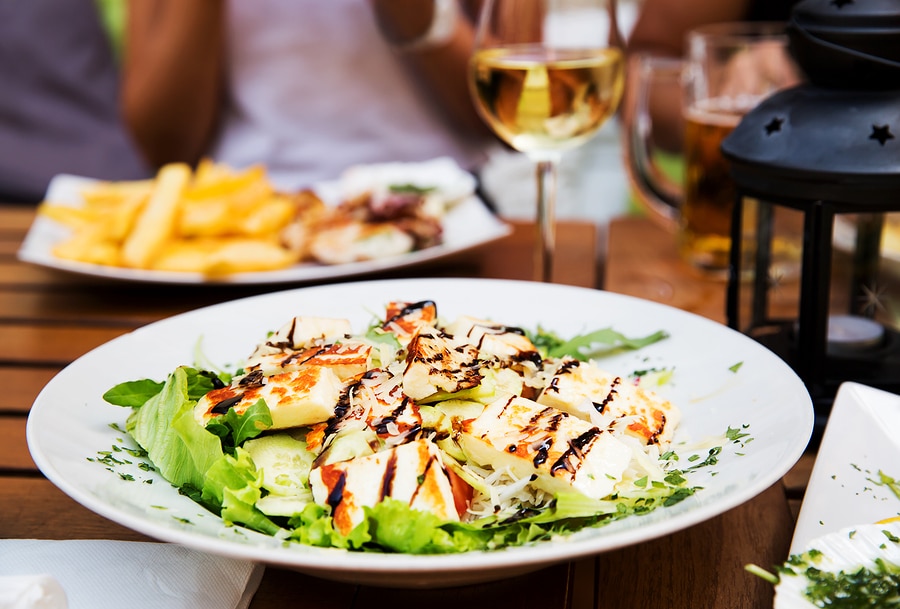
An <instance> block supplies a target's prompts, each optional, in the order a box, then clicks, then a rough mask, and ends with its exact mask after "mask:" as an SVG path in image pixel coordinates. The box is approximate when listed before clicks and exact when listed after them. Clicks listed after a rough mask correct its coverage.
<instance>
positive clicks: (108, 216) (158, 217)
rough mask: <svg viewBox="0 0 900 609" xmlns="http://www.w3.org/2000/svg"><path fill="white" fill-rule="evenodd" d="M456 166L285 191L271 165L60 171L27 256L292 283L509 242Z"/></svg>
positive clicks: (389, 171)
mask: <svg viewBox="0 0 900 609" xmlns="http://www.w3.org/2000/svg"><path fill="white" fill-rule="evenodd" d="M509 232H510V228H509V226H508V225H506V224H505V223H504V222H502V221H501V220H499V219H498V218H497V217H496V216H494V215H493V213H491V211H490V210H489V209H488V208H487V206H486V205H485V204H484V202H483V201H482V200H481V199H479V198H478V197H477V196H476V194H475V179H474V177H473V176H472V175H471V174H469V173H468V172H466V171H464V170H462V169H461V168H460V167H458V166H457V165H456V163H455V162H454V161H453V160H452V159H449V158H443V157H442V158H438V159H433V160H430V161H425V162H421V163H384V164H377V165H365V166H354V167H351V168H348V169H347V171H345V172H344V173H343V174H342V175H341V176H339V177H338V178H337V179H336V180H334V181H333V182H328V183H322V184H316V185H313V186H311V187H310V188H308V189H302V190H299V191H296V192H283V191H281V190H279V189H278V188H276V187H275V186H274V185H273V184H272V183H271V182H270V180H269V179H268V176H267V174H266V171H265V168H264V167H263V166H261V165H255V166H250V167H246V168H240V169H238V168H233V167H229V166H226V165H224V164H221V163H217V162H214V161H211V160H203V161H201V162H200V163H198V165H197V166H196V167H190V166H188V165H185V164H181V163H173V164H169V165H165V166H163V167H161V168H160V169H159V171H158V172H157V174H156V176H155V177H153V178H152V179H146V180H135V181H102V180H95V179H91V178H87V177H82V176H73V175H58V176H56V177H55V178H54V179H53V180H52V181H51V183H50V185H49V187H48V190H47V194H46V196H45V199H44V201H43V202H42V203H41V204H40V206H39V207H38V213H37V216H36V218H35V221H34V223H33V224H32V226H31V228H30V230H29V232H28V234H27V236H26V238H25V240H24V242H23V244H22V247H21V249H20V250H19V252H18V255H19V259H21V260H23V261H27V262H31V263H34V264H38V265H42V266H46V267H51V268H55V269H60V270H65V271H71V272H75V273H81V274H88V275H94V276H100V277H106V278H112V279H123V280H132V281H144V282H158V283H201V284H205V283H217V284H219V283H241V284H256V283H286V282H309V281H316V280H323V279H331V278H338V277H345V276H354V275H363V274H367V273H373V272H377V271H382V270H389V269H393V268H399V267H403V266H410V265H414V264H419V263H422V262H426V261H431V260H435V259H438V258H441V257H445V256H449V255H451V254H456V253H459V252H462V251H465V250H468V249H471V248H474V247H477V246H479V245H482V244H484V243H487V242H490V241H493V240H495V239H499V238H500V237H503V236H505V235H507V234H509Z"/></svg>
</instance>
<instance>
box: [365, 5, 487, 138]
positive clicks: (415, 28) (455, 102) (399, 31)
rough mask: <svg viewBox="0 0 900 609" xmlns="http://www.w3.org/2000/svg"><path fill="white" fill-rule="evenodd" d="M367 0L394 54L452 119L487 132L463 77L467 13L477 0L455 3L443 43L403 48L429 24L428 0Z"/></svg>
mask: <svg viewBox="0 0 900 609" xmlns="http://www.w3.org/2000/svg"><path fill="white" fill-rule="evenodd" d="M454 1H457V0H454ZM371 4H372V9H373V12H374V14H375V19H376V21H377V22H378V25H379V27H380V28H381V30H382V32H383V33H384V35H385V37H386V38H387V39H388V41H390V42H392V43H393V44H394V45H395V46H397V47H398V50H397V54H398V56H399V57H400V58H401V59H402V60H403V61H404V62H405V63H407V64H408V66H409V68H410V69H411V70H413V72H414V74H415V75H416V76H417V78H418V79H419V80H420V81H421V83H422V85H423V86H424V87H425V88H426V90H427V91H428V92H429V93H430V94H431V95H432V97H433V98H434V100H435V102H436V103H438V104H440V105H441V107H442V109H443V110H444V112H445V114H446V115H447V116H448V118H449V119H450V120H451V121H452V122H453V124H455V125H456V126H458V127H460V128H462V129H465V130H467V131H470V132H473V133H477V134H485V135H487V134H489V133H490V131H489V130H488V128H487V126H486V125H485V124H484V122H483V121H482V120H481V118H480V117H479V116H478V114H477V112H476V111H475V106H474V104H473V103H472V98H471V96H470V93H469V82H468V78H469V77H468V63H469V58H470V56H471V54H472V49H473V45H474V40H475V27H474V22H473V17H474V16H477V10H478V7H479V6H480V2H468V3H467V2H461V3H460V11H459V15H458V17H457V19H456V25H455V28H454V29H453V31H452V35H451V36H450V37H449V39H448V40H447V41H446V42H444V43H442V44H438V45H436V46H432V47H425V48H416V47H415V46H412V47H410V48H408V49H406V50H404V48H403V47H404V44H406V43H409V42H412V41H415V40H417V39H418V38H419V37H420V36H421V35H422V34H423V33H424V32H426V31H427V30H428V28H429V26H430V25H431V22H432V18H433V14H434V3H433V2H430V1H428V2H426V1H423V0H371Z"/></svg>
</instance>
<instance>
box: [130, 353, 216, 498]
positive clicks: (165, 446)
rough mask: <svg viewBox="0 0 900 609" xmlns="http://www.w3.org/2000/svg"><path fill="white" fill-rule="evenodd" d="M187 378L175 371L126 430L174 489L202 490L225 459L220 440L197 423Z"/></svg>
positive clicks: (183, 369)
mask: <svg viewBox="0 0 900 609" xmlns="http://www.w3.org/2000/svg"><path fill="white" fill-rule="evenodd" d="M195 403H196V402H195V401H194V400H191V399H190V398H189V397H188V374H187V372H186V370H185V368H183V367H180V368H176V369H175V371H174V372H173V373H172V374H171V375H169V378H168V379H167V380H166V382H165V384H164V385H163V387H162V390H161V391H159V392H158V393H157V394H155V395H154V396H152V397H151V398H150V399H149V400H147V401H146V402H145V403H144V404H143V405H142V406H141V407H140V408H137V409H136V410H134V411H133V412H132V413H131V415H129V417H128V421H127V422H126V429H127V431H128V432H129V433H130V434H131V436H132V437H133V438H134V440H135V441H136V442H137V443H138V444H139V445H140V446H141V448H143V449H144V450H146V451H147V455H148V457H149V458H150V460H151V461H152V462H153V464H154V465H155V466H156V468H157V470H159V473H160V474H161V475H162V476H163V477H164V478H165V479H166V480H168V481H169V482H171V483H172V484H174V485H175V486H178V487H181V486H185V485H187V486H193V487H195V488H202V487H203V480H204V477H205V475H206V471H207V470H208V469H209V468H210V466H211V465H212V464H213V463H215V462H216V461H217V460H218V459H219V458H221V456H222V454H223V453H222V447H221V443H220V442H219V438H218V437H216V436H215V435H213V434H211V433H209V432H208V431H206V430H205V429H204V428H203V427H202V426H201V425H200V424H198V423H197V421H196V420H194V412H193V407H194V404H195Z"/></svg>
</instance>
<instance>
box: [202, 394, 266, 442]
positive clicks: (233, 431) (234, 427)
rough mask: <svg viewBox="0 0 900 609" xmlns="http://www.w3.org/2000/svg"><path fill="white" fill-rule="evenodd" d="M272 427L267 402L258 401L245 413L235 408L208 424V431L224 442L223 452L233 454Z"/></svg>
mask: <svg viewBox="0 0 900 609" xmlns="http://www.w3.org/2000/svg"><path fill="white" fill-rule="evenodd" d="M271 427H272V413H271V411H270V410H269V407H268V406H267V405H266V402H265V400H262V399H260V400H257V401H256V403H254V404H252V405H251V406H249V407H248V408H247V409H246V410H245V411H244V412H243V413H241V414H238V413H237V411H236V410H235V409H234V408H229V409H228V412H226V413H225V414H223V415H220V416H218V417H216V418H214V419H213V420H212V421H210V422H209V423H207V424H206V430H207V431H208V432H210V433H212V434H214V435H216V436H218V437H219V438H220V439H221V440H222V450H224V451H225V452H226V453H229V454H233V453H234V449H235V447H237V446H240V445H241V444H243V443H244V441H245V440H249V439H250V438H255V437H256V436H258V435H259V434H261V433H262V432H264V431H265V430H267V429H270V428H271Z"/></svg>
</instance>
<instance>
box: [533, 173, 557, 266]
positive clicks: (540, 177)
mask: <svg viewBox="0 0 900 609" xmlns="http://www.w3.org/2000/svg"><path fill="white" fill-rule="evenodd" d="M557 165H558V161H556V160H555V159H551V160H546V159H545V160H541V161H538V162H537V246H536V247H535V250H534V277H535V280H537V281H543V282H545V283H550V282H552V281H553V258H554V254H555V252H556V168H557Z"/></svg>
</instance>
